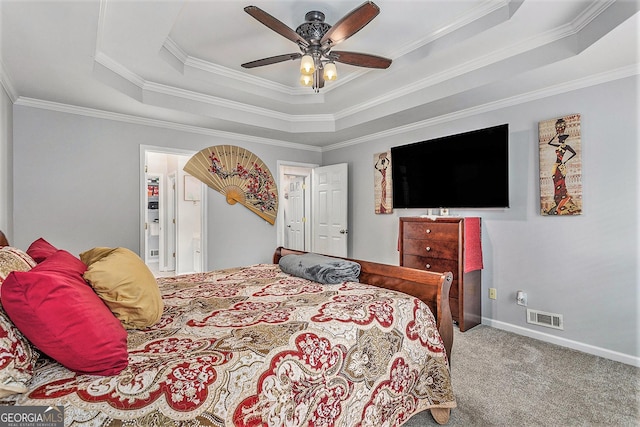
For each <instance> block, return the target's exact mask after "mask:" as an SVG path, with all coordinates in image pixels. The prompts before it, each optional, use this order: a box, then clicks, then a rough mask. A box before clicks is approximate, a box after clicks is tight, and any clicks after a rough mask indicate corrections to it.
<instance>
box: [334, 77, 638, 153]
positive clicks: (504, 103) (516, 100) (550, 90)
mask: <svg viewBox="0 0 640 427" xmlns="http://www.w3.org/2000/svg"><path fill="white" fill-rule="evenodd" d="M638 74H640V68H639V67H638V66H637V65H630V66H627V67H622V68H619V69H617V70H613V71H607V72H604V73H601V74H597V75H594V76H589V77H585V78H582V79H577V80H574V81H572V82H567V83H562V84H558V85H555V86H550V87H547V88H544V89H540V90H536V91H531V92H528V93H523V94H519V95H516V96H512V97H509V98H505V99H501V100H499V101H493V102H489V103H486V104H483V105H478V106H475V107H471V108H467V109H464V110H459V111H456V112H453V113H449V114H444V115H442V116H438V117H433V118H430V119H426V120H422V121H419V122H415V123H411V124H409V125H404V126H398V127H396V128H391V129H386V130H384V131H382V132H377V133H375V134H370V135H366V136H363V137H359V138H354V139H351V140H349V141H343V142H340V143H337V144H332V145H327V146H325V147H324V149H323V152H324V151H331V150H337V149H339V148H345V147H349V146H353V145H358V144H362V143H364V142H370V141H375V140H378V139H381V138H389V137H392V136H397V135H401V134H404V133H407V132H411V131H415V130H419V129H424V128H427V127H430V126H435V125H438V124H442V123H446V122H450V121H454V120H460V119H464V118H467V117H471V116H475V115H478V114H482V113H487V112H490V111H495V110H499V109H502V108H506V107H513V106H515V105H519V104H523V103H525V102H531V101H535V100H538V99H543V98H547V97H550V96H554V95H559V94H562V93H567V92H571V91H573V90H578V89H584V88H587V87H590V86H595V85H599V84H603V83H607V82H610V81H615V80H619V79H623V78H626V77H631V76H634V75H638Z"/></svg>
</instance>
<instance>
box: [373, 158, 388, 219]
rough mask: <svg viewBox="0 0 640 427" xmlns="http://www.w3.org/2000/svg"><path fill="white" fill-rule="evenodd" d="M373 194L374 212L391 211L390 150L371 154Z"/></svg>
mask: <svg viewBox="0 0 640 427" xmlns="http://www.w3.org/2000/svg"><path fill="white" fill-rule="evenodd" d="M373 174H374V177H373V194H374V203H375V213H377V214H388V213H392V212H393V197H392V196H393V193H392V191H393V189H392V187H391V152H390V151H385V152H384V153H377V154H374V155H373Z"/></svg>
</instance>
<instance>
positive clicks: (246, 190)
mask: <svg viewBox="0 0 640 427" xmlns="http://www.w3.org/2000/svg"><path fill="white" fill-rule="evenodd" d="M184 171H185V172H187V173H188V174H190V175H193V176H194V177H196V178H198V179H199V180H200V181H202V182H204V183H205V184H207V185H208V186H209V187H211V188H213V189H214V190H216V191H218V192H219V193H221V194H223V195H224V196H225V197H226V198H227V203H229V204H230V205H234V204H236V203H240V204H241V205H243V206H245V207H246V208H247V209H249V210H250V211H252V212H253V213H255V214H257V215H258V216H260V217H261V218H262V219H264V220H265V221H267V222H268V223H270V224H271V225H273V224H274V223H275V221H276V215H277V213H278V189H277V187H276V183H275V181H274V179H273V176H272V175H271V172H270V171H269V168H268V167H267V166H266V165H265V164H264V162H263V161H262V160H260V159H259V158H258V156H256V155H255V154H253V153H252V152H251V151H248V150H245V149H244V148H241V147H236V146H234V145H216V146H213V147H209V148H205V149H203V150H200V151H199V152H197V153H196V154H194V155H193V157H191V159H189V161H188V162H187V164H186V165H185V166H184Z"/></svg>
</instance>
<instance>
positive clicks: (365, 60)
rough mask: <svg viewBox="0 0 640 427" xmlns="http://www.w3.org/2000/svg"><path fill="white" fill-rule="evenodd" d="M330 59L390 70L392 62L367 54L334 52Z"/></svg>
mask: <svg viewBox="0 0 640 427" xmlns="http://www.w3.org/2000/svg"><path fill="white" fill-rule="evenodd" d="M328 57H329V58H330V59H333V60H334V61H336V62H342V63H343V64H349V65H355V66H358V67H367V68H389V65H391V60H390V59H388V58H383V57H382V56H376V55H369V54H367V53H358V52H344V51H338V50H332V51H331V53H329V55H328Z"/></svg>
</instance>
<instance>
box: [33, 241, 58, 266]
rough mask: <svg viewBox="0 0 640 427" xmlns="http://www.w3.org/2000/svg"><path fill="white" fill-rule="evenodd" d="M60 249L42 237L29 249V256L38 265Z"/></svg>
mask: <svg viewBox="0 0 640 427" xmlns="http://www.w3.org/2000/svg"><path fill="white" fill-rule="evenodd" d="M57 251H58V248H56V247H55V246H53V245H52V244H51V243H49V242H47V241H46V240H44V239H43V238H42V237H40V238H39V239H38V240H36V241H35V242H33V243H32V244H31V245H30V246H29V247H28V248H27V254H29V256H31V258H33V260H34V261H35V262H37V263H41V262H42V261H44V260H45V259H47V257H49V256H51V255H53V254H55V253H56V252H57Z"/></svg>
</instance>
